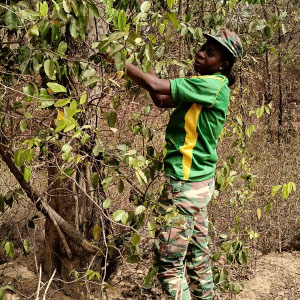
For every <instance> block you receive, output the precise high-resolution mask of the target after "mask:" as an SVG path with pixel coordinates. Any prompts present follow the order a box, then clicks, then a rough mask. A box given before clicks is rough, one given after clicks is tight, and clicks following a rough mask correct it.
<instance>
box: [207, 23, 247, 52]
mask: <svg viewBox="0 0 300 300" xmlns="http://www.w3.org/2000/svg"><path fill="white" fill-rule="evenodd" d="M203 35H204V36H205V37H206V38H212V39H214V40H215V41H217V42H219V43H220V44H221V45H223V46H224V47H225V48H226V49H228V50H229V52H230V53H231V54H232V55H233V56H234V57H242V56H243V47H242V43H241V40H240V38H239V37H238V35H237V34H235V33H234V32H231V31H229V30H228V29H225V28H223V29H221V30H219V32H218V33H217V34H216V35H211V34H208V33H204V34H203Z"/></svg>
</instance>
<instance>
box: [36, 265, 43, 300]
mask: <svg viewBox="0 0 300 300" xmlns="http://www.w3.org/2000/svg"><path fill="white" fill-rule="evenodd" d="M41 281H42V265H40V271H39V282H38V287H37V292H36V298H35V300H39V296H40V289H41Z"/></svg>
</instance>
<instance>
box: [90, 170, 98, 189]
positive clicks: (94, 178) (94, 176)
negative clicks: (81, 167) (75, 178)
mask: <svg viewBox="0 0 300 300" xmlns="http://www.w3.org/2000/svg"><path fill="white" fill-rule="evenodd" d="M99 178H100V177H99V173H98V172H94V173H93V174H92V175H91V184H92V186H93V188H94V189H95V188H97V186H98V184H99Z"/></svg>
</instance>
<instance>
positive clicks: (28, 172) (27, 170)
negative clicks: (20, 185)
mask: <svg viewBox="0 0 300 300" xmlns="http://www.w3.org/2000/svg"><path fill="white" fill-rule="evenodd" d="M30 177H31V170H30V168H29V167H25V168H24V179H25V181H26V182H29V180H30Z"/></svg>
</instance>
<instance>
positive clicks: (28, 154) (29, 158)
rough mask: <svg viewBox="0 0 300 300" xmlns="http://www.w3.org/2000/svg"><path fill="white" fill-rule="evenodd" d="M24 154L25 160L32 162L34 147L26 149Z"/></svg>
mask: <svg viewBox="0 0 300 300" xmlns="http://www.w3.org/2000/svg"><path fill="white" fill-rule="evenodd" d="M24 155H25V160H26V161H27V163H30V162H31V161H32V159H33V157H34V151H33V149H26V151H24Z"/></svg>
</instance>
